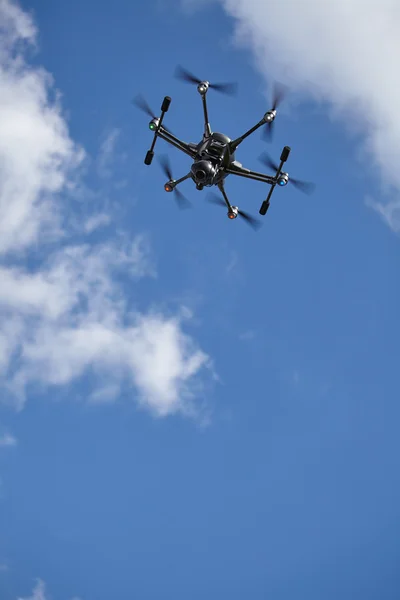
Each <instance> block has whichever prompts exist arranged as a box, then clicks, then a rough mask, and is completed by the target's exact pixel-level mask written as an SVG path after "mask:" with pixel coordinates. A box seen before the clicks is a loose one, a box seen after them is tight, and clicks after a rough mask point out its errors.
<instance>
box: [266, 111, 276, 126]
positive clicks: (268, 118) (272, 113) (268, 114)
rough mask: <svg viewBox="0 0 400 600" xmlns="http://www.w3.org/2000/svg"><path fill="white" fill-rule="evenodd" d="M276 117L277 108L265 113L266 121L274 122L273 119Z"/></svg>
mask: <svg viewBox="0 0 400 600" xmlns="http://www.w3.org/2000/svg"><path fill="white" fill-rule="evenodd" d="M275 117H276V110H269V111H268V112H266V113H265V115H264V121H265V122H266V123H272V121H273V120H274V119H275Z"/></svg>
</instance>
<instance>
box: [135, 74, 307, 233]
mask: <svg viewBox="0 0 400 600" xmlns="http://www.w3.org/2000/svg"><path fill="white" fill-rule="evenodd" d="M175 76H176V77H177V78H178V79H180V80H183V81H185V82H189V83H192V84H196V85H197V91H198V93H199V94H200V96H201V100H202V104H203V113H204V133H203V138H202V140H201V141H200V142H199V143H197V144H196V143H186V142H183V141H182V140H180V139H179V138H177V137H176V136H175V135H174V134H173V133H171V131H170V130H169V129H167V127H166V126H165V125H164V124H163V122H164V116H165V114H166V113H167V112H168V109H169V107H170V104H171V98H170V97H169V96H165V98H164V100H163V102H162V104H161V115H160V117H156V116H155V115H154V113H153V112H152V111H151V109H150V107H149V105H148V104H147V102H146V100H145V99H144V98H143V97H142V96H137V97H136V98H135V99H134V103H135V104H136V105H137V106H138V107H139V108H140V109H141V110H143V111H144V112H145V113H147V114H148V115H149V116H150V117H151V121H150V122H149V129H150V130H151V131H153V132H154V138H153V142H152V144H151V147H150V150H148V152H147V154H146V157H145V159H144V163H145V165H151V163H152V161H153V158H154V147H155V144H156V141H157V139H158V138H161V139H163V140H164V141H166V142H167V143H168V144H170V145H171V146H174V147H175V148H177V149H178V150H180V151H181V152H183V153H184V154H186V155H188V156H189V157H190V158H191V159H192V161H193V162H192V165H191V167H190V171H189V172H188V173H187V174H186V175H184V176H183V177H181V178H180V179H174V178H173V176H172V170H171V167H170V164H169V161H168V159H167V157H166V156H162V157H161V158H160V163H161V167H162V169H163V171H164V173H165V175H166V177H168V181H167V182H166V183H165V185H164V190H165V191H166V192H170V193H171V192H174V194H175V199H176V200H177V203H178V206H179V207H180V208H186V207H189V206H190V205H191V204H190V202H189V201H188V200H187V199H186V198H185V196H184V195H183V194H182V192H181V191H180V190H179V189H178V187H177V186H178V185H179V184H180V183H182V182H183V181H185V180H186V179H192V181H193V182H194V183H195V185H196V189H197V190H203V189H204V188H205V187H207V188H210V187H212V186H216V187H217V188H218V189H219V191H220V192H221V194H222V198H221V197H220V196H219V195H216V194H209V196H208V199H209V200H210V201H211V202H213V203H214V204H219V205H222V206H224V207H226V208H227V216H228V218H229V219H231V220H233V219H236V218H237V217H238V216H241V217H242V218H243V219H244V220H245V221H246V222H247V223H248V224H249V225H251V226H252V227H253V228H254V229H257V228H258V227H259V226H260V224H261V223H260V221H259V219H256V218H255V217H253V216H251V215H250V214H248V213H247V212H244V211H242V210H239V208H238V207H237V206H232V204H231V203H230V201H229V199H228V196H227V194H226V191H225V179H226V178H227V176H228V175H236V176H239V177H245V178H247V179H253V180H255V181H261V182H263V183H267V184H268V185H270V186H271V187H270V190H269V193H268V195H267V198H266V199H265V200H264V201H263V203H262V204H261V207H260V210H259V213H260V215H265V214H266V213H267V211H268V209H269V207H270V201H271V196H272V193H273V191H274V189H275V187H276V186H279V187H283V186H285V185H287V184H288V183H289V182H290V183H292V184H293V185H295V186H296V187H297V188H298V189H299V190H300V191H302V192H304V193H311V192H312V191H313V188H314V185H313V184H312V183H309V182H305V181H300V180H298V179H293V178H289V174H288V173H286V172H284V171H283V170H282V169H283V165H284V164H285V162H286V161H287V159H288V157H289V154H290V151H291V148H290V147H289V146H285V147H284V148H283V150H282V153H281V156H280V163H279V164H278V165H277V164H276V163H275V162H274V161H273V160H271V158H270V157H269V155H268V154H267V153H266V152H265V153H263V154H262V155H261V156H260V161H261V162H262V163H263V164H264V165H265V166H267V167H268V168H270V169H272V170H273V171H275V174H274V175H266V174H264V173H258V172H256V171H251V170H249V169H246V168H245V167H243V165H242V164H241V163H240V162H238V161H237V160H236V157H235V153H236V150H237V148H238V146H239V145H240V144H241V143H242V142H243V141H244V140H245V139H246V138H247V137H249V136H250V135H251V134H252V133H254V132H255V131H256V130H257V129H259V128H260V127H263V126H264V137H265V138H268V139H270V138H271V136H272V131H273V124H274V121H275V117H276V114H277V108H278V105H279V104H280V103H281V101H282V99H283V97H284V91H285V89H284V88H283V86H279V85H276V86H275V92H274V98H273V102H272V108H271V109H270V110H268V111H267V112H266V113H265V114H264V116H263V117H262V119H261V120H260V121H259V122H258V123H257V124H256V125H254V126H253V127H251V129H249V130H248V131H246V132H245V133H244V134H243V135H241V136H239V137H237V138H236V139H233V140H232V139H230V138H229V137H227V136H226V135H224V134H222V133H218V132H213V131H212V130H211V126H210V123H209V118H208V107H207V92H208V90H210V89H213V90H216V91H219V92H221V93H225V94H230V95H233V94H235V92H236V87H237V85H236V84H235V83H219V84H212V83H210V82H209V81H203V80H201V79H199V78H197V77H195V76H194V75H192V73H190V72H189V71H187V70H186V69H184V68H183V67H181V66H178V67H177V69H176V72H175Z"/></svg>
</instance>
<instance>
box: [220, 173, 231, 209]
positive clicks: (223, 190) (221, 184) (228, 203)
mask: <svg viewBox="0 0 400 600" xmlns="http://www.w3.org/2000/svg"><path fill="white" fill-rule="evenodd" d="M218 188H219V190H220V192H221V194H222V195H223V197H224V200H225V204H226V206H227V207H228V210H232V206H231V203H230V202H229V198H228V196H227V195H226V192H225V187H224V182H223V180H222V181H220V182H219V184H218Z"/></svg>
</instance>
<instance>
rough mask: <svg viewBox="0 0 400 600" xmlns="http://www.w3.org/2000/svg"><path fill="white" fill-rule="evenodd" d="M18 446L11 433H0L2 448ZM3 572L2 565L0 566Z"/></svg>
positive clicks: (0, 445) (0, 446)
mask: <svg viewBox="0 0 400 600" xmlns="http://www.w3.org/2000/svg"><path fill="white" fill-rule="evenodd" d="M16 445H17V438H16V437H14V436H13V435H11V433H0V448H12V447H13V446H16ZM0 570H1V565H0Z"/></svg>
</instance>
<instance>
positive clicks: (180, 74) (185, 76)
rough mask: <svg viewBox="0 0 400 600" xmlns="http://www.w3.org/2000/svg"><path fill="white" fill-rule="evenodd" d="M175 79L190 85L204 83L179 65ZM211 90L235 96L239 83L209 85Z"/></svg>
mask: <svg viewBox="0 0 400 600" xmlns="http://www.w3.org/2000/svg"><path fill="white" fill-rule="evenodd" d="M175 77H177V78H178V79H181V80H182V81H186V82H188V83H196V84H197V85H199V84H200V83H202V80H201V79H199V78H198V77H196V76H195V75H192V73H190V72H189V71H187V70H186V69H184V68H183V67H181V66H180V65H178V67H177V68H176V71H175ZM208 87H209V88H211V89H213V90H216V91H217V92H221V93H222V94H229V95H231V96H233V95H234V94H236V91H237V83H209V85H208Z"/></svg>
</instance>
